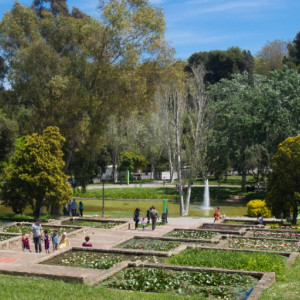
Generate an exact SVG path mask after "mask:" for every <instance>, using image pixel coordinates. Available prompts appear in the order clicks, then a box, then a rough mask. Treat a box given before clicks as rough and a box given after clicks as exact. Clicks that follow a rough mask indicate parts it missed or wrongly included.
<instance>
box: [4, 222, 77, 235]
mask: <svg viewBox="0 0 300 300" xmlns="http://www.w3.org/2000/svg"><path fill="white" fill-rule="evenodd" d="M54 229H57V230H58V233H59V234H60V235H61V234H62V233H63V232H67V233H69V232H72V231H74V230H77V229H78V228H73V227H53V226H44V225H42V231H43V230H48V234H52V232H53V231H54ZM3 231H4V232H13V233H27V234H29V233H30V231H31V225H29V224H28V225H25V224H22V225H21V224H18V225H12V226H9V227H6V228H4V229H3Z"/></svg>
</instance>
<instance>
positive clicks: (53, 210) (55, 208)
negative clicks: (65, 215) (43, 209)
mask: <svg viewBox="0 0 300 300" xmlns="http://www.w3.org/2000/svg"><path fill="white" fill-rule="evenodd" d="M59 208H60V207H59V205H58V204H56V205H52V206H51V211H50V212H51V215H53V216H58V215H59V214H60V211H59Z"/></svg>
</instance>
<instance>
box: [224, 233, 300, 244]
mask: <svg viewBox="0 0 300 300" xmlns="http://www.w3.org/2000/svg"><path fill="white" fill-rule="evenodd" d="M251 233H253V232H248V234H247V237H246V236H238V235H226V236H225V235H222V237H223V238H228V237H230V238H236V239H244V240H245V239H248V240H266V241H281V242H283V241H284V242H288V243H297V242H298V240H297V239H296V240H293V239H284V238H282V239H280V238H267V237H263V236H261V237H259V236H258V237H255V236H251Z"/></svg>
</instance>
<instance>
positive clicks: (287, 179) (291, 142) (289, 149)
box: [268, 135, 300, 224]
mask: <svg viewBox="0 0 300 300" xmlns="http://www.w3.org/2000/svg"><path fill="white" fill-rule="evenodd" d="M299 165H300V135H298V136H295V137H289V138H287V139H285V140H284V141H283V142H282V143H280V144H279V145H278V149H277V152H276V154H275V155H274V156H273V158H272V164H271V167H272V173H271V175H270V179H269V183H268V190H269V194H268V204H269V205H270V206H271V207H272V213H273V214H274V215H275V216H276V217H285V218H286V217H290V215H292V222H293V224H296V223H297V216H298V206H299V205H300V169H299V167H298V166H299Z"/></svg>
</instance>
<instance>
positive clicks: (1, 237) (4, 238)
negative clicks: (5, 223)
mask: <svg viewBox="0 0 300 300" xmlns="http://www.w3.org/2000/svg"><path fill="white" fill-rule="evenodd" d="M12 237H13V236H10V235H2V234H0V242H2V241H5V240H8V239H10V238H12Z"/></svg>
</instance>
